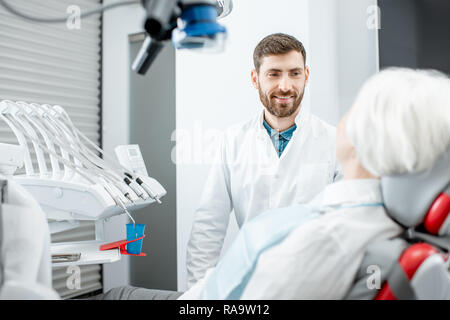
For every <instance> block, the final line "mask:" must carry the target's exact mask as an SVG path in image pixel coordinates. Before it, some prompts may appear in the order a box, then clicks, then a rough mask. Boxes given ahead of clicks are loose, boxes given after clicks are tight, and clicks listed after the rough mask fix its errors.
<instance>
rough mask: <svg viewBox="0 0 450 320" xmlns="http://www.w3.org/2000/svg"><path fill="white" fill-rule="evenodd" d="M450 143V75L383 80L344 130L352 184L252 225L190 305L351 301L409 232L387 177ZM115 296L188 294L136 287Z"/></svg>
mask: <svg viewBox="0 0 450 320" xmlns="http://www.w3.org/2000/svg"><path fill="white" fill-rule="evenodd" d="M449 145H450V80H449V79H448V78H447V77H445V76H444V75H442V74H439V73H436V72H426V71H414V70H410V69H388V70H385V71H382V72H380V73H378V74H376V75H375V76H373V77H372V78H371V79H369V80H368V81H367V83H366V84H365V85H364V86H363V87H362V89H361V91H360V93H359V95H358V97H357V99H356V101H355V102H354V105H353V106H352V108H351V110H350V111H349V113H348V114H347V115H345V116H344V118H343V119H342V120H341V122H340V124H339V126H338V134H337V156H338V159H339V162H340V164H341V166H342V168H343V171H344V179H343V180H341V181H340V182H337V183H334V184H332V185H329V186H327V187H326V188H325V190H324V191H323V192H322V193H321V194H320V195H318V196H317V197H316V198H315V199H314V200H313V201H312V204H311V205H308V206H295V207H290V208H284V209H275V210H272V211H269V212H267V213H265V214H262V215H260V216H259V217H257V218H255V219H254V220H252V221H250V222H249V223H248V224H247V225H246V226H245V227H244V228H243V229H241V231H240V232H239V234H238V236H237V238H236V240H235V242H234V243H233V244H232V246H231V247H230V249H229V251H228V252H227V254H225V256H224V257H223V258H222V259H221V261H220V262H219V263H218V265H217V266H216V268H212V269H210V270H209V271H208V272H207V274H206V276H205V277H204V278H203V279H202V280H201V281H199V282H198V283H197V284H196V285H195V286H193V287H192V288H191V289H190V290H189V291H187V292H186V293H184V294H183V295H182V296H181V297H180V298H181V299H341V298H344V297H345V295H346V294H347V292H348V291H349V289H350V288H351V287H352V285H353V282H354V279H355V275H356V273H357V271H358V269H359V266H360V264H361V261H362V259H363V256H364V252H365V250H366V248H367V246H368V245H369V244H370V243H372V242H375V241H380V240H386V239H391V238H395V237H397V236H399V235H400V234H401V233H402V232H403V229H402V227H401V226H400V225H398V224H397V223H396V222H395V221H394V220H392V219H391V218H390V217H389V216H388V214H387V213H386V211H385V208H384V206H383V198H382V193H381V184H380V177H381V176H384V175H392V174H402V173H413V172H418V171H422V170H425V169H427V168H430V167H431V166H432V165H433V164H434V162H435V161H436V160H437V159H438V158H439V157H440V156H441V155H442V154H443V153H444V152H445V150H446V148H447V147H448V146H449ZM113 290H115V289H113ZM114 293H115V294H114ZM109 295H110V298H113V297H115V298H123V296H124V295H126V296H127V297H128V298H130V299H133V298H146V297H153V298H155V297H156V298H164V297H167V298H176V297H177V296H178V295H179V293H176V294H175V293H167V292H158V294H157V295H155V293H154V291H152V290H146V289H137V288H130V287H126V288H120V289H117V290H116V291H112V292H110V293H109Z"/></svg>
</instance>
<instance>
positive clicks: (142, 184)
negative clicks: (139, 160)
mask: <svg viewBox="0 0 450 320" xmlns="http://www.w3.org/2000/svg"><path fill="white" fill-rule="evenodd" d="M125 175H126V176H127V177H128V178H130V179H132V180H133V179H134V180H136V182H137V183H138V184H139V185H140V186H141V187H142V188H143V189H144V190H145V191H146V192H147V193H148V194H149V195H150V197H151V198H152V199H153V200H155V201H156V202H158V203H159V204H161V203H162V202H161V200H160V199H159V198H158V197H157V196H156V195H155V193H154V192H153V191H152V189H151V188H150V186H149V185H148V184H146V183H145V182H144V181H142V180H141V178H139V177H136V179H135V178H133V176H132V175H131V174H129V173H127V172H125Z"/></svg>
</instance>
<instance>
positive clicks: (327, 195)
mask: <svg viewBox="0 0 450 320" xmlns="http://www.w3.org/2000/svg"><path fill="white" fill-rule="evenodd" d="M320 202H321V204H322V205H323V206H336V205H343V204H368V203H383V202H384V201H383V196H382V193H381V182H380V180H379V179H354V180H341V181H338V182H336V183H333V184H329V185H328V186H326V187H325V189H324V191H323V192H322V199H321V201H320Z"/></svg>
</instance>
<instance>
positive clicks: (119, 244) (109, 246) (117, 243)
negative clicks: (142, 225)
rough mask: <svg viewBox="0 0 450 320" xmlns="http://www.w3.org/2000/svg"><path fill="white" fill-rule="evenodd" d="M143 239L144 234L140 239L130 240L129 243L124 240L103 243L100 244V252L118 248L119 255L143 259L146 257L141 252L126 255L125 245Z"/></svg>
mask: <svg viewBox="0 0 450 320" xmlns="http://www.w3.org/2000/svg"><path fill="white" fill-rule="evenodd" d="M144 237H145V234H144V235H143V236H142V237H140V238H137V239H134V240H130V241H127V240H126V239H125V240H119V241H115V242H110V243H105V244H102V245H101V246H100V251H105V250H111V249H116V248H120V253H121V254H125V255H128V256H136V257H145V256H146V255H147V254H146V253H143V252H141V253H140V254H132V253H128V252H127V249H126V245H127V244H128V243H130V242H134V241H138V240H141V239H144Z"/></svg>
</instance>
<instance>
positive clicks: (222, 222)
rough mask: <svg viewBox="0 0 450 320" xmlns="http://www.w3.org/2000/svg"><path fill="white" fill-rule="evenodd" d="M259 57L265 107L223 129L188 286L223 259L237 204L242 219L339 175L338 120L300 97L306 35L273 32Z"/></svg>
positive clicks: (303, 198)
mask: <svg viewBox="0 0 450 320" xmlns="http://www.w3.org/2000/svg"><path fill="white" fill-rule="evenodd" d="M253 60H254V66H255V69H254V70H252V72H251V80H252V83H253V86H254V87H255V89H257V90H258V92H259V97H260V100H261V103H262V105H263V106H264V109H263V110H262V111H261V112H260V113H259V114H258V115H257V116H255V117H254V118H253V119H251V120H250V121H246V122H243V123H240V124H237V125H234V126H232V127H230V128H228V129H227V130H226V132H225V133H224V135H223V139H222V142H221V145H220V152H219V156H218V161H217V162H216V163H214V164H213V166H212V168H211V171H210V173H209V176H208V179H207V182H206V185H205V188H204V192H203V194H202V197H201V200H200V206H199V208H198V209H197V211H196V212H195V217H194V222H193V225H192V230H191V236H190V239H189V243H188V247H187V271H188V287H191V286H192V285H194V284H195V283H196V282H197V281H198V280H200V279H201V278H203V276H204V275H205V273H206V270H207V269H209V268H211V267H214V266H215V265H216V263H217V262H218V260H219V256H220V252H221V249H222V245H223V240H224V237H225V234H226V230H227V226H228V222H229V218H230V213H231V212H232V210H234V214H235V215H236V220H237V223H238V225H239V227H242V225H243V224H244V223H245V222H246V221H248V220H249V219H251V218H253V217H255V216H256V215H258V214H260V213H262V212H265V211H266V210H268V209H272V208H278V207H286V206H290V205H294V204H299V203H305V202H308V201H309V200H311V199H312V198H313V197H314V196H315V195H316V194H317V193H319V192H320V191H321V190H322V189H323V188H324V187H325V186H326V185H327V184H329V183H332V182H333V181H334V180H335V179H336V177H337V176H338V175H339V174H338V170H337V168H338V163H337V160H336V130H335V128H334V127H332V126H331V125H328V124H326V123H325V122H324V121H322V120H320V119H319V118H317V117H315V116H314V115H312V114H310V113H309V111H308V110H306V109H305V108H303V107H302V105H301V102H302V99H303V95H304V91H305V87H306V85H307V83H308V78H309V68H308V67H307V66H306V52H305V49H304V47H303V45H302V43H301V42H300V41H298V40H297V39H296V38H294V37H292V36H290V35H286V34H281V33H277V34H272V35H269V36H267V37H265V38H264V39H263V40H261V42H260V43H259V44H258V45H257V46H256V48H255V50H254V54H253Z"/></svg>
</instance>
